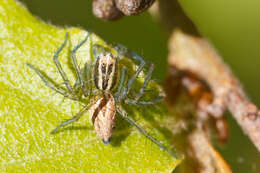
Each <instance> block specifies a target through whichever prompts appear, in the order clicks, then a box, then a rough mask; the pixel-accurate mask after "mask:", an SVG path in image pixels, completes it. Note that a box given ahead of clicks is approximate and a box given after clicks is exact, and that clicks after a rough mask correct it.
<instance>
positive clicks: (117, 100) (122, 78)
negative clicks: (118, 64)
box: [114, 66, 126, 103]
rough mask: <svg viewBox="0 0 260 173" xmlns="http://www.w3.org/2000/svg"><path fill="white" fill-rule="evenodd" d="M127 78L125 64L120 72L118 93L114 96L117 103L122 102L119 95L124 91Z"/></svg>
mask: <svg viewBox="0 0 260 173" xmlns="http://www.w3.org/2000/svg"><path fill="white" fill-rule="evenodd" d="M125 78H126V67H125V66H123V68H122V70H121V73H120V80H119V84H118V88H117V91H116V93H115V94H114V97H115V100H116V102H117V103H118V102H120V100H119V96H120V93H121V92H122V88H123V85H124V82H125Z"/></svg>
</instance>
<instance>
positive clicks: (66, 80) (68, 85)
mask: <svg viewBox="0 0 260 173" xmlns="http://www.w3.org/2000/svg"><path fill="white" fill-rule="evenodd" d="M67 40H68V33H66V35H65V40H64V42H63V43H62V45H61V46H60V47H59V49H58V50H57V52H56V53H55V54H54V56H53V61H54V64H55V65H56V67H57V69H58V71H59V73H60V75H61V77H62V79H63V81H64V83H65V85H66V88H67V90H68V92H69V93H72V86H71V85H70V82H69V79H68V77H67V75H66V73H65V72H64V70H63V69H62V67H61V64H60V61H59V60H58V57H59V54H60V52H61V51H62V49H63V48H64V47H65V45H66V43H67Z"/></svg>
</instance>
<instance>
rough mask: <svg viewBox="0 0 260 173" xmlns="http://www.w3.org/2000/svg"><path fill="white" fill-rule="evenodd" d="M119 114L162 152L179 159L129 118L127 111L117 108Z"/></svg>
mask: <svg viewBox="0 0 260 173" xmlns="http://www.w3.org/2000/svg"><path fill="white" fill-rule="evenodd" d="M117 112H118V114H119V115H120V116H121V117H122V118H123V119H125V120H126V121H128V122H129V123H130V124H131V125H132V126H134V127H135V128H136V129H137V130H138V131H139V132H140V133H141V134H142V135H144V136H145V137H146V138H148V139H149V140H151V141H152V142H153V143H155V144H156V145H157V146H159V147H160V148H161V149H162V150H164V151H166V152H168V153H169V154H170V155H171V156H172V157H173V158H175V159H178V156H177V155H176V154H174V153H173V152H172V151H171V150H169V149H168V148H167V147H166V146H164V145H163V144H162V143H160V142H159V141H158V140H156V139H155V138H153V137H152V136H150V135H149V134H148V133H147V132H146V131H145V130H144V129H143V128H142V127H141V126H140V125H139V124H137V123H136V121H135V120H134V119H132V118H131V117H129V116H128V115H127V113H126V111H125V110H124V109H123V108H122V107H121V106H117Z"/></svg>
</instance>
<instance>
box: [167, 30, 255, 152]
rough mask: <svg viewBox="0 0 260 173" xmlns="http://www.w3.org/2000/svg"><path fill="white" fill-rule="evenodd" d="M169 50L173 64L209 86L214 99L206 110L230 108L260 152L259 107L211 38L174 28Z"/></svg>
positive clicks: (216, 113)
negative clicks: (226, 63)
mask: <svg viewBox="0 0 260 173" xmlns="http://www.w3.org/2000/svg"><path fill="white" fill-rule="evenodd" d="M169 50H170V54H169V64H170V65H174V66H176V67H177V68H178V69H180V70H185V71H189V72H192V73H194V74H196V75H198V76H199V77H200V78H201V79H203V80H204V81H206V83H207V84H208V85H209V87H210V89H211V91H212V93H213V95H214V98H213V102H212V104H210V105H209V106H208V107H207V108H206V111H207V112H208V113H210V114H211V115H214V116H215V117H220V116H221V115H222V114H223V112H224V111H225V109H226V108H228V110H229V111H230V112H231V113H232V115H233V116H234V118H235V119H236V120H237V122H238V124H239V125H240V126H241V127H242V129H243V131H244V132H245V134H247V135H248V136H249V137H250V139H251V140H252V142H253V143H254V144H255V146H256V147H257V149H258V150H259V151H260V118H259V110H258V108H257V107H256V106H255V105H254V104H253V103H251V101H250V100H249V99H248V97H247V96H246V94H245V92H244V91H243V88H242V86H241V84H240V83H239V81H238V80H237V79H236V77H235V76H234V75H233V74H232V72H231V71H230V69H229V68H228V67H227V65H225V64H224V63H223V61H222V60H221V58H220V56H219V55H218V54H217V53H216V50H215V49H214V48H213V47H212V46H211V45H210V44H209V43H208V41H207V40H205V39H203V38H200V37H194V36H191V35H187V34H185V33H183V32H181V31H180V30H175V31H174V33H173V34H172V36H171V38H170V40H169Z"/></svg>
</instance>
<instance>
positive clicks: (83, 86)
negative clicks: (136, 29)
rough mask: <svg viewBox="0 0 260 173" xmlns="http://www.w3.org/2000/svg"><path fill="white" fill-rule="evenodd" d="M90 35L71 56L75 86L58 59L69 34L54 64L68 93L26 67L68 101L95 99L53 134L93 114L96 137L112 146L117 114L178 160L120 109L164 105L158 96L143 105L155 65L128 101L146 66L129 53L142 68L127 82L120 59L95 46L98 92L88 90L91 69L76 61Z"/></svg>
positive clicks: (124, 69)
mask: <svg viewBox="0 0 260 173" xmlns="http://www.w3.org/2000/svg"><path fill="white" fill-rule="evenodd" d="M89 35H90V33H88V34H87V35H86V37H85V39H84V40H82V41H81V42H80V43H79V44H78V45H76V46H75V47H74V49H73V50H72V52H71V60H72V63H73V67H74V69H75V71H76V74H77V80H76V82H75V84H74V86H72V85H71V84H70V82H69V80H68V77H67V75H66V73H65V72H64V70H63V68H62V66H61V64H60V62H59V59H58V56H59V54H60V52H61V51H62V49H63V48H64V47H65V45H66V43H67V40H68V33H66V35H65V40H64V42H63V43H62V45H61V46H60V47H59V49H58V50H57V52H56V53H55V54H54V57H53V61H54V64H55V65H56V67H57V69H58V72H59V74H60V75H61V77H62V79H63V81H64V84H65V87H66V89H63V88H60V87H57V86H56V85H55V83H53V82H52V81H50V80H49V79H48V78H46V77H45V76H44V75H43V73H42V72H41V71H40V70H39V69H37V68H36V67H34V66H33V65H31V64H29V63H27V65H28V66H29V67H30V68H31V69H32V70H34V71H35V72H36V73H37V75H38V76H39V77H40V78H41V80H42V81H43V82H44V83H45V85H46V86H47V87H49V88H51V89H52V90H54V91H55V92H57V93H59V94H61V95H63V96H64V97H66V98H69V99H72V100H76V101H79V100H80V99H81V97H82V95H83V96H84V97H85V98H88V97H91V96H93V95H94V96H96V97H94V98H93V99H91V100H90V103H88V104H87V105H85V106H84V107H83V108H82V109H81V110H80V111H79V112H78V113H77V114H76V115H75V116H73V117H72V118H71V119H69V120H67V121H65V122H63V123H61V124H60V125H58V126H57V127H56V128H55V129H54V130H52V131H51V134H53V133H55V132H57V131H58V130H59V129H60V128H62V127H64V126H66V125H68V124H71V123H73V122H75V121H78V120H79V119H80V118H81V117H82V116H83V114H84V113H85V112H87V111H90V119H91V120H92V123H93V126H94V128H95V131H96V133H97V134H98V136H99V137H100V138H101V139H102V141H103V143H104V144H109V143H110V138H111V136H112V133H113V129H114V127H115V120H116V114H117V113H118V115H120V116H121V117H122V118H123V119H125V120H126V121H128V122H129V123H130V124H131V125H133V126H134V127H135V128H136V129H137V130H138V131H139V132H140V133H141V134H142V135H144V136H145V137H146V138H148V139H149V140H151V141H152V142H153V143H155V144H156V145H158V146H159V147H160V148H161V149H162V150H165V151H167V152H168V153H169V154H170V155H171V156H173V157H174V158H177V156H176V155H175V154H174V153H173V152H172V151H170V150H169V149H168V148H166V147H165V146H164V145H163V144H162V143H160V142H159V141H158V140H156V139H155V138H153V137H152V136H150V135H149V134H148V133H147V132H146V131H145V130H144V129H143V128H142V127H141V126H140V125H138V124H137V123H136V121H135V120H134V119H132V118H131V117H129V116H128V115H127V112H126V111H125V110H124V109H123V107H122V106H121V103H125V104H132V105H153V104H156V103H159V102H161V101H162V99H163V97H164V96H158V97H157V98H156V99H155V100H154V101H140V98H141V97H142V96H143V94H144V92H145V89H146V87H147V85H148V83H149V81H150V80H151V76H152V72H153V69H154V66H153V64H150V67H149V70H148V73H147V75H146V77H145V79H144V82H143V84H142V87H141V88H140V90H139V93H138V94H137V95H136V96H135V98H134V99H129V98H128V97H127V96H128V94H129V92H130V90H131V87H132V86H133V83H134V82H135V81H136V79H137V78H138V76H139V75H140V73H141V72H142V71H143V70H144V67H145V65H146V64H147V63H146V62H145V61H144V60H143V59H142V58H141V57H140V56H138V55H137V54H135V53H133V52H131V51H130V52H129V53H130V54H131V55H132V57H133V59H134V60H137V61H139V62H140V65H139V66H138V68H137V70H136V71H135V74H134V75H133V76H132V77H130V79H129V80H128V81H126V75H127V71H126V67H122V68H121V71H120V73H118V72H119V68H118V67H119V66H118V58H119V57H115V56H114V55H113V54H112V53H110V52H109V51H107V50H105V48H104V47H102V46H101V45H94V46H93V50H92V51H93V54H94V57H95V59H96V62H95V63H94V70H93V72H92V73H93V78H94V84H95V89H94V90H92V89H89V90H88V85H87V84H88V82H89V81H90V80H89V79H88V78H89V77H88V75H87V74H86V73H87V72H89V69H91V64H88V63H85V66H84V68H83V69H80V67H79V65H78V63H77V59H76V52H77V50H78V49H79V48H80V47H81V46H82V45H83V44H84V43H85V42H86V41H87V40H88V38H89ZM122 48H123V47H122V46H117V47H115V49H117V52H118V55H120V54H121V55H122V53H123V54H124V53H125V51H122V50H124V49H122ZM119 75H120V79H119V82H118V85H117V87H116V88H115V89H116V92H115V93H113V92H112V90H113V87H115V83H116V82H117V78H118V76H119ZM124 83H126V86H124ZM79 90H80V91H81V92H82V95H81V96H79V94H78V92H79Z"/></svg>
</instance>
